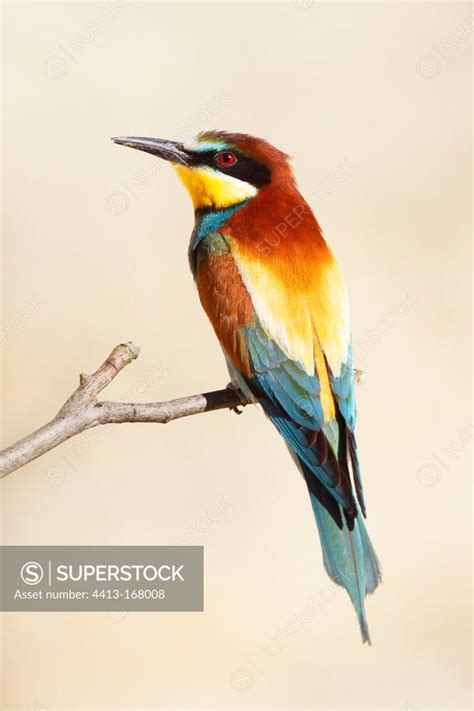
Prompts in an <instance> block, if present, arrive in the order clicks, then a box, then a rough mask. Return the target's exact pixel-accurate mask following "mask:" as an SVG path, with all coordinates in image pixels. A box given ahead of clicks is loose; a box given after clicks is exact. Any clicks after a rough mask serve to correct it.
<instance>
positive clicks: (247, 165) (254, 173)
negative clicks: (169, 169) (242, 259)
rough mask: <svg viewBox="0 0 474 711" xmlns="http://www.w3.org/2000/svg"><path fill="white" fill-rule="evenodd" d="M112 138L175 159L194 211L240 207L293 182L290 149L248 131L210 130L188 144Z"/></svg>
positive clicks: (133, 137)
mask: <svg viewBox="0 0 474 711" xmlns="http://www.w3.org/2000/svg"><path fill="white" fill-rule="evenodd" d="M112 140H113V141H114V142H115V143H119V144H121V145H123V146H129V147H130V148H137V149H138V150H141V151H146V152H147V153H151V154H152V155H155V156H158V157H159V158H164V159H165V160H167V161H169V162H170V163H172V164H173V166H174V167H175V168H176V171H177V172H178V175H179V177H180V178H181V180H182V181H183V183H184V185H185V187H186V188H187V190H188V192H189V194H190V195H191V199H192V201H193V205H194V209H195V210H209V209H211V210H216V209H222V208H227V207H232V206H234V205H238V204H239V203H243V202H245V201H247V200H250V199H252V198H254V197H256V196H257V195H258V194H259V192H260V191H263V190H265V189H266V188H268V186H270V185H272V184H275V182H276V183H279V184H281V183H282V181H283V182H284V183H285V184H286V185H288V186H290V185H291V186H293V184H294V182H293V175H292V172H291V168H290V166H289V163H288V156H287V155H286V153H283V152H282V151H280V150H278V149H277V148H274V147H273V146H272V145H270V144H269V143H268V142H267V141H264V140H263V139H261V138H254V137H253V136H248V135H246V134H243V133H228V132H226V131H206V132H203V133H200V134H198V136H196V138H194V139H193V140H192V141H187V142H184V143H181V142H178V141H167V140H163V139H160V138H137V137H135V136H129V137H122V136H120V137H117V138H113V139H112Z"/></svg>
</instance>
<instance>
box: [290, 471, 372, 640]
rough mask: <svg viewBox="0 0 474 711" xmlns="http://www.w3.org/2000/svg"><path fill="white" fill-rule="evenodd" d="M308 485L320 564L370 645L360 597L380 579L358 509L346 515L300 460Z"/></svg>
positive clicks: (367, 592) (364, 595) (363, 638)
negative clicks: (339, 589)
mask: <svg viewBox="0 0 474 711" xmlns="http://www.w3.org/2000/svg"><path fill="white" fill-rule="evenodd" d="M300 466H302V469H303V473H304V478H305V480H306V483H307V485H308V489H309V495H310V498H311V504H312V506H313V511H314V516H315V518H316V523H317V525H318V529H319V536H320V539H321V547H322V549H323V559H324V567H325V568H326V570H327V573H328V575H329V577H330V578H331V580H333V581H334V582H335V583H337V584H338V585H342V587H344V588H345V589H346V590H347V592H348V593H349V597H350V598H351V600H352V604H353V605H354V607H355V610H356V613H357V617H358V620H359V625H360V631H361V633H362V641H363V642H368V643H369V644H370V635H369V628H368V625H367V617H366V614H365V607H364V599H365V597H366V595H368V594H369V593H371V592H373V591H374V590H375V588H376V587H377V585H378V584H379V583H380V582H381V579H382V576H381V569H380V563H379V561H378V558H377V555H376V553H375V551H374V548H373V546H372V543H371V542H370V538H369V535H368V533H367V530H366V528H365V524H364V520H363V518H362V514H361V513H360V511H359V514H358V516H356V517H355V518H353V517H350V516H347V515H346V514H345V513H344V512H343V511H342V509H341V507H340V506H339V504H337V503H336V501H335V500H334V499H333V497H332V496H331V494H330V493H329V492H328V491H327V489H326V488H325V487H324V486H323V485H322V484H321V483H320V482H319V481H318V480H317V479H316V477H315V476H314V475H313V474H312V473H311V472H310V471H309V470H308V469H307V468H306V466H305V465H304V464H302V463H300Z"/></svg>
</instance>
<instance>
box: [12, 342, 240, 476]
mask: <svg viewBox="0 0 474 711" xmlns="http://www.w3.org/2000/svg"><path fill="white" fill-rule="evenodd" d="M139 353H140V349H139V347H138V346H136V345H135V344H134V343H132V342H131V341H129V342H128V343H121V344H120V345H118V346H116V347H115V348H114V349H113V351H112V352H111V353H110V355H109V356H108V357H107V358H106V359H105V361H104V362H103V363H102V365H101V366H100V367H99V368H98V369H97V370H96V371H95V373H93V374H92V375H87V374H86V373H81V375H80V376H79V386H78V387H77V389H76V390H75V391H74V392H73V393H72V395H71V396H70V397H69V398H68V399H67V400H66V402H65V403H64V405H63V406H62V407H61V409H60V410H59V412H58V414H57V415H56V416H55V417H54V418H53V419H52V420H51V421H50V422H48V423H47V424H46V425H43V427H40V428H39V429H38V430H36V431H35V432H33V433H32V434H30V435H28V436H27V437H24V438H23V439H21V440H19V441H18V442H15V444H12V445H10V447H7V448H6V449H4V450H3V451H1V452H0V478H1V477H4V476H6V475H7V474H10V473H11V472H13V471H15V470H16V469H19V468H20V467H22V466H24V465H25V464H28V462H31V461H32V460H33V459H36V458H37V457H41V456H42V455H43V454H45V453H46V452H49V451H50V450H51V449H53V448H54V447H57V446H58V445H59V444H62V443H63V442H65V441H66V440H67V439H70V438H71V437H74V436H75V435H77V434H79V433H80V432H85V431H86V430H88V429H90V428H91V427H96V426H97V425H105V424H112V423H114V424H115V423H122V422H156V423H160V424H166V423H167V422H171V420H176V419H178V418H180V417H188V416H189V415H198V414H200V413H202V412H210V411H212V410H222V409H225V408H229V409H234V408H237V407H239V406H242V407H243V406H244V405H246V404H247V403H246V402H244V401H243V400H242V397H241V395H240V393H238V392H237V391H236V390H233V389H230V388H226V389H224V390H216V391H214V392H210V393H203V394H201V395H191V396H190V397H183V398H179V399H177V400H169V401H167V402H150V403H126V402H108V401H99V400H97V395H98V394H99V393H100V392H101V391H102V390H104V388H106V387H107V385H109V383H111V382H112V380H113V379H114V378H115V377H116V376H117V375H118V374H119V373H120V371H121V370H123V368H125V366H127V365H129V364H130V363H131V362H132V361H134V360H135V359H136V358H138V355H139Z"/></svg>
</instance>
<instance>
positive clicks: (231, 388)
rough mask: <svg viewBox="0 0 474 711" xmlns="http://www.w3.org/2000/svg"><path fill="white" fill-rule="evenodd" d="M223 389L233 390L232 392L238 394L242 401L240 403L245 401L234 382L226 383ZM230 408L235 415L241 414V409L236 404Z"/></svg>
mask: <svg viewBox="0 0 474 711" xmlns="http://www.w3.org/2000/svg"><path fill="white" fill-rule="evenodd" d="M225 389H226V390H233V391H234V393H235V394H236V395H238V397H239V400H241V401H242V404H243V403H246V402H247V401H246V398H245V395H244V394H243V392H242V390H240V388H238V387H237V385H234V383H228V384H227V385H226V387H225ZM230 409H231V410H232V412H235V414H236V415H241V414H242V412H243V410H241V409H240V408H239V406H238V405H236V406H235V407H231V408H230Z"/></svg>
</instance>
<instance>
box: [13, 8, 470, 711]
mask: <svg viewBox="0 0 474 711" xmlns="http://www.w3.org/2000/svg"><path fill="white" fill-rule="evenodd" d="M105 7H106V6H105V5H102V4H86V3H80V4H63V3H51V4H43V3H34V4H21V3H13V4H7V5H5V6H4V64H3V77H4V142H3V149H4V157H3V168H4V213H3V214H4V236H3V257H4V263H3V288H4V292H3V297H4V310H3V317H2V331H1V333H0V335H1V346H2V354H3V371H2V372H3V386H4V401H3V435H4V442H5V444H7V443H10V442H11V441H13V440H15V439H16V438H18V437H20V436H22V435H24V434H25V433H27V432H28V431H30V430H32V429H34V428H35V427H37V426H39V425H40V424H41V423H43V422H44V421H46V420H47V419H48V418H49V417H50V416H51V415H52V414H54V413H55V412H56V410H57V409H58V407H59V405H60V404H61V403H62V401H63V400H64V399H65V398H66V397H67V395H68V394H69V393H70V392H71V390H72V388H73V387H74V386H75V384H76V379H77V374H78V373H79V372H80V371H82V370H86V371H91V370H92V369H94V368H95V367H96V366H97V365H98V364H99V363H100V362H101V361H102V359H103V358H104V357H105V356H106V355H107V353H108V352H109V351H110V349H111V348H112V347H113V346H114V345H115V344H116V343H119V342H120V341H123V340H128V339H133V340H135V341H136V342H137V343H139V344H140V345H141V347H142V354H141V356H140V358H139V360H138V361H137V362H136V363H134V364H133V365H132V366H131V367H129V368H128V369H127V370H126V372H123V373H122V374H121V375H120V377H119V378H117V380H116V381H115V382H114V383H113V384H112V386H111V387H110V388H109V390H108V392H107V397H108V398H117V399H130V400H133V399H136V400H144V401H145V400H153V399H162V398H167V397H173V396H179V395H184V394H191V393H194V392H200V391H202V390H206V389H213V388H216V387H220V386H222V385H224V384H225V383H226V382H227V374H226V370H225V367H224V362H223V358H222V355H221V353H220V349H219V347H218V345H217V343H216V341H215V338H214V336H213V333H212V332H211V329H210V327H209V325H208V323H207V321H206V318H205V316H204V315H203V313H202V312H201V308H200V305H199V303H198V300H197V297H196V293H195V289H194V286H193V283H192V279H191V276H190V274H189V271H188V265H187V258H186V250H187V241H188V236H189V234H190V232H191V229H192V225H193V215H192V209H191V205H190V201H189V199H188V197H187V195H186V194H185V193H184V191H183V189H182V187H181V186H180V185H179V183H178V180H177V178H176V177H175V175H173V172H172V171H171V170H170V168H169V166H167V165H165V164H160V163H159V162H158V161H155V160H154V159H153V158H152V157H149V156H145V155H142V154H140V153H138V152H133V151H130V150H126V149H124V148H120V147H117V146H114V145H113V144H112V143H111V142H110V141H109V137H110V136H112V135H117V134H135V135H151V136H159V137H169V138H176V137H185V136H188V135H189V134H192V133H195V132H196V131H197V130H201V129H203V128H212V127H221V128H227V129H230V130H239V131H245V132H251V133H255V134H256V135H262V136H264V137H266V138H267V139H269V140H270V141H272V142H273V143H275V144H276V145H277V146H279V147H281V148H283V149H285V150H287V151H288V152H290V153H291V154H292V155H293V156H294V166H295V170H296V173H297V176H298V179H299V183H300V186H301V189H302V191H303V193H304V194H305V195H306V196H307V197H309V198H310V199H311V200H312V203H313V204H314V205H316V212H317V215H318V218H319V219H320V221H321V223H322V225H323V227H324V229H325V232H326V234H327V236H328V238H329V240H330V242H331V245H332V246H333V248H334V249H335V251H336V254H337V255H338V257H339V259H340V261H341V263H342V265H343V268H344V271H345V273H346V275H347V280H348V283H349V288H350V294H351V303H352V314H353V336H354V342H355V352H356V365H357V366H358V367H361V368H363V369H364V370H365V372H366V377H367V383H366V384H365V385H364V386H363V387H360V388H359V391H358V401H359V411H360V417H359V426H358V436H359V442H360V450H361V457H362V462H363V467H364V478H365V488H366V493H367V500H368V507H369V521H368V525H369V530H370V532H371V535H372V537H373V540H374V542H375V545H376V548H377V551H378V553H379V555H380V558H381V560H382V563H383V566H384V584H383V586H382V588H381V589H380V590H378V591H377V593H376V594H375V595H374V597H373V598H372V599H370V600H369V601H368V615H369V621H370V627H371V631H372V636H373V641H374V645H373V647H372V648H366V647H363V646H362V645H361V643H360V638H359V633H358V629H357V625H356V620H355V615H354V612H353V610H352V609H351V606H350V604H349V601H348V598H347V596H346V595H345V594H344V593H343V592H342V590H341V591H338V592H337V594H336V595H334V596H332V597H331V599H330V600H329V601H326V602H324V603H321V602H317V601H316V602H315V598H314V596H315V595H316V596H321V595H323V597H324V594H325V591H327V586H328V579H327V577H326V575H325V573H324V572H323V568H322V564H321V556H320V550H319V543H318V536H317V532H316V527H315V524H314V521H313V517H312V513H311V510H310V505H309V501H308V498H307V494H306V492H305V490H304V485H303V483H302V481H301V479H300V477H299V476H298V474H297V473H296V471H295V469H294V467H293V466H292V463H291V461H290V459H289V457H288V455H287V453H286V451H285V448H284V445H283V444H282V442H281V441H280V440H279V438H278V436H277V434H276V433H275V432H274V431H273V430H272V428H271V427H270V426H269V425H268V423H267V422H266V421H265V420H264V418H263V416H262V415H261V414H260V413H259V412H258V411H257V410H256V409H250V408H248V409H247V410H246V411H245V414H244V415H242V417H240V418H238V419H237V417H236V416H235V415H233V414H231V413H228V412H219V413H215V414H209V415H206V416H200V417H195V418H191V419H187V420H183V421H180V422H176V423H172V424H170V425H169V426H167V427H159V426H152V425H123V426H120V427H118V426H115V427H110V428H107V429H103V430H101V431H95V432H92V433H89V434H85V435H83V436H82V437H80V438H78V439H76V440H73V441H70V442H69V443H66V444H65V445H63V446H62V447H61V448H59V449H57V450H56V451H53V452H50V453H49V454H48V455H47V456H45V457H43V458H42V459H41V460H39V461H37V462H35V463H32V464H30V465H29V466H27V467H25V468H24V469H23V470H20V471H18V472H16V473H14V474H13V475H12V476H11V477H9V478H8V479H7V480H5V482H4V483H3V486H2V496H3V541H4V542H5V543H8V544H30V543H31V544H58V543H62V544H65V545H68V544H91V545H94V544H121V543H123V544H172V543H179V542H183V541H187V542H191V543H196V544H203V545H204V546H205V559H206V571H205V606H206V611H205V613H203V614H153V615H145V614H138V613H131V614H129V615H127V616H125V617H122V616H120V615H113V614H24V615H21V614H6V615H4V616H3V620H2V622H3V656H2V670H3V682H4V686H3V705H4V706H5V707H6V708H9V707H22V708H35V709H40V708H41V709H43V708H48V709H53V708H63V707H70V708H80V709H90V708H160V709H161V708H167V707H172V708H177V707H178V708H180V707H189V708H203V707H213V708H243V709H251V708H291V709H298V708H315V709H316V708H317V709H323V708H360V709H362V708H364V709H365V708H367V709H385V708H397V709H428V708H443V709H444V708H468V707H469V706H470V691H469V690H470V616H469V602H470V577H469V571H470V547H469V546H470V519H471V510H470V502H469V491H470V489H469V485H470V477H469V457H470V446H471V441H472V420H471V416H470V408H469V395H468V391H469V376H468V373H469V371H470V363H471V359H470V350H469V347H470V346H469V323H470V310H469V285H470V259H469V257H470V230H469V217H470V213H469V194H470V193H469V190H470V173H469V169H470V162H469V161H470V143H469V135H470V132H469V129H470V125H469V124H470V66H469V51H470V43H471V36H470V35H471V32H470V29H469V20H468V18H469V15H470V9H469V6H468V5H466V4H464V5H463V4H456V3H449V4H448V3H445V4H443V3H438V4H427V3H424V4H382V3H380V4H359V3H353V4H338V3H331V4H326V3H322V2H317V3H312V2H309V1H308V2H306V1H304V0H301V1H298V2H285V3H282V4H238V5H236V4H231V5H225V4H219V5H218V4H197V3H196V4H192V5H183V4H174V5H167V4H159V3H153V4H151V3H150V4H140V3H128V4H127V3H124V6H123V7H122V8H121V9H119V10H117V12H116V14H115V16H114V17H109V18H108V19H103V18H102V19H101V16H100V13H101V12H103V11H104V8H105ZM93 27H95V30H91V28H93ZM91 32H92V34H91ZM453 37H455V38H457V39H455V40H454V39H453ZM453 42H454V45H453ZM448 47H449V49H448ZM344 166H345V167H344ZM308 605H309V607H310V608H311V609H313V613H315V614H313V617H312V619H311V620H310V621H308V622H307V623H305V624H300V625H299V626H298V625H297V624H295V622H294V618H295V615H299V613H301V612H302V611H303V610H304V609H305V606H308ZM278 639H279V640H280V642H278ZM262 650H267V652H266V656H265V653H264V652H263V653H262ZM268 656H270V659H268V660H266V661H265V659H267V657H268Z"/></svg>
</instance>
